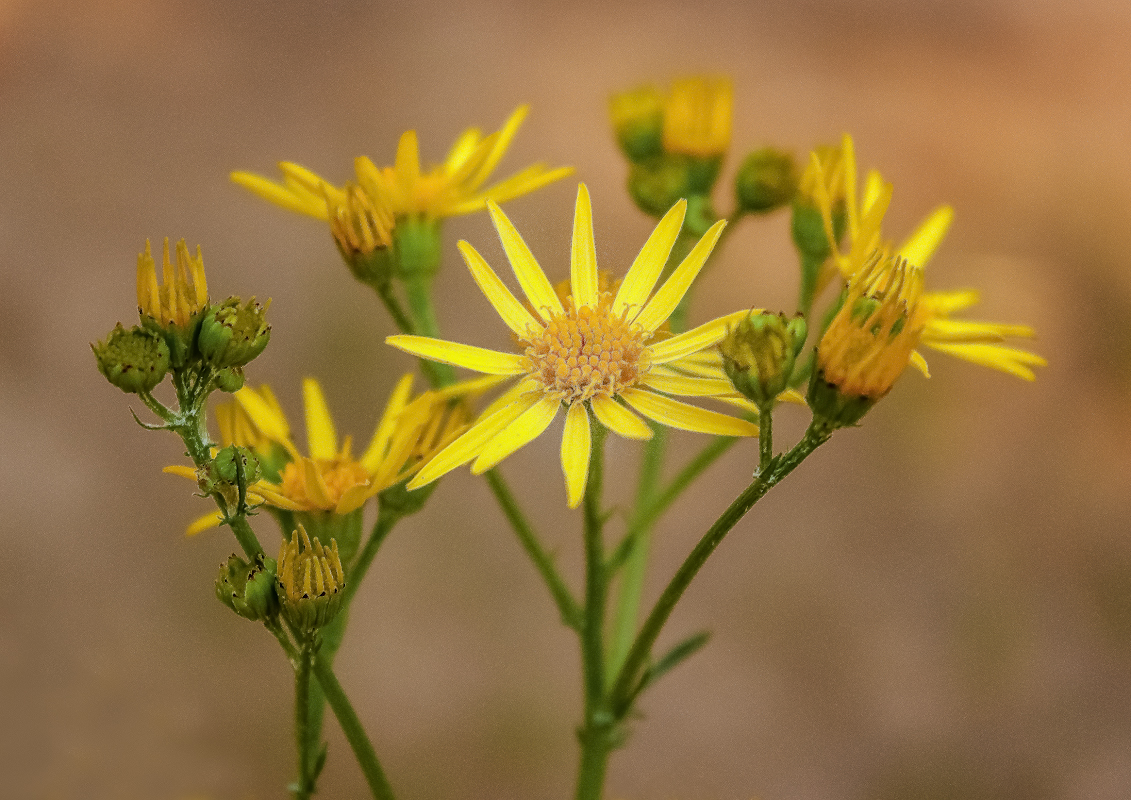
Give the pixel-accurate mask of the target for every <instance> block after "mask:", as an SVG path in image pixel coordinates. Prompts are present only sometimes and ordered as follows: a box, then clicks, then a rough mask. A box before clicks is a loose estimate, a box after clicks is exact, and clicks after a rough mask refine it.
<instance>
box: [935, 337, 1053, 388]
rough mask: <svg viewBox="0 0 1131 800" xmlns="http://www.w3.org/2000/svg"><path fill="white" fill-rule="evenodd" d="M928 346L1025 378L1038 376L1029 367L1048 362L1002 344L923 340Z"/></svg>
mask: <svg viewBox="0 0 1131 800" xmlns="http://www.w3.org/2000/svg"><path fill="white" fill-rule="evenodd" d="M923 344H925V345H927V346H928V347H932V348H934V349H935V350H941V351H942V352H944V353H949V354H950V355H952V356H954V357H956V358H961V359H964V360H966V361H970V362H973V363H975V364H981V365H982V366H983V367H990V368H991V369H996V370H1000V371H1001V372H1005V373H1008V374H1010V375H1014V376H1016V377H1018V378H1021V379H1023V380H1027V381H1032V380H1036V379H1037V376H1036V374H1035V373H1034V372H1033V370H1031V369H1030V368H1029V367H1031V366H1035V367H1043V366H1045V365H1046V364H1047V363H1048V362H1047V361H1045V359H1043V358H1041V357H1040V356H1039V355H1037V354H1036V353H1030V352H1029V351H1027V350H1019V349H1017V348H1015V347H1006V346H1005V345H1000V344H945V343H942V342H923Z"/></svg>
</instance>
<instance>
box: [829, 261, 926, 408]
mask: <svg viewBox="0 0 1131 800" xmlns="http://www.w3.org/2000/svg"><path fill="white" fill-rule="evenodd" d="M922 289H923V276H922V271H921V270H920V269H919V268H918V267H916V266H913V265H911V264H909V263H907V261H905V260H903V259H902V258H895V259H887V258H880V257H878V256H877V257H876V258H874V259H873V261H872V263H871V264H870V265H869V266H868V267H866V268H865V269H864V270H861V271H860V272H858V273H857V274H856V275H855V276H854V277H853V279H852V281H851V282H850V283H849V285H848V294H847V296H846V297H845V299H844V304H843V305H842V306H841V308H840V311H838V312H837V315H836V316H835V317H834V318H833V321H832V322H831V323H829V327H828V329H827V330H826V331H825V333H824V336H822V337H821V342H820V344H819V345H818V346H817V368H818V370H819V378H822V379H824V381H825V382H826V383H828V384H831V385H832V386H834V387H836V390H837V391H838V392H839V393H840V394H841V395H842V396H845V397H851V398H864V399H866V400H869V401H871V402H875V401H877V400H879V399H880V398H882V397H883V396H884V395H885V394H887V393H888V391H890V390H891V387H892V385H893V384H894V383H895V381H896V379H897V378H898V377H899V376H900V375H901V374H903V370H904V369H905V368H906V367H907V364H908V362H909V360H910V359H911V354H912V353H913V352H914V350H915V346H916V345H917V344H918V343H919V338H920V336H921V334H922V332H923V324H924V319H923V314H922V312H921V310H920V297H921V295H922Z"/></svg>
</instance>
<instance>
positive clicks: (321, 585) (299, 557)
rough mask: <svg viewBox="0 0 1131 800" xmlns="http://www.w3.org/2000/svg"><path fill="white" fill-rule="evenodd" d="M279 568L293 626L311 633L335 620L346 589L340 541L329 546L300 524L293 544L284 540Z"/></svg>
mask: <svg viewBox="0 0 1131 800" xmlns="http://www.w3.org/2000/svg"><path fill="white" fill-rule="evenodd" d="M277 569H278V573H277V575H278V581H279V588H280V589H281V590H282V591H281V592H280V600H281V601H282V607H283V613H284V614H285V615H286V616H287V619H288V620H289V621H290V623H291V624H292V625H294V626H295V627H296V628H298V629H299V630H300V631H308V630H313V629H315V628H319V627H321V626H323V625H325V624H326V623H328V622H329V621H330V620H331V619H333V617H334V615H335V614H336V613H337V612H338V608H339V607H340V605H341V592H342V590H344V589H345V587H346V575H345V571H344V570H343V569H342V559H341V556H340V555H339V554H338V543H337V541H335V540H334V539H331V540H330V546H329V547H326V546H324V545H323V544H322V543H321V542H320V541H318V537H317V536H316V537H314V539H313V540H311V538H310V536H308V535H307V533H306V529H305V528H303V527H302V525H299V526H298V529H297V530H296V531H295V532H294V533H293V534H291V538H290V541H287V540H286V539H284V540H283V544H282V548H281V549H280V551H279V561H278V568H277Z"/></svg>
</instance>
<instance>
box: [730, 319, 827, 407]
mask: <svg viewBox="0 0 1131 800" xmlns="http://www.w3.org/2000/svg"><path fill="white" fill-rule="evenodd" d="M807 332H808V326H807V325H806V324H805V319H804V317H801V316H797V317H793V318H792V319H791V318H788V317H786V316H785V314H772V313H770V312H768V311H763V312H762V313H760V314H754V313H753V312H751V313H750V314H748V315H747V316H746V317H744V318H743V319H741V320H740V321H739V322H738V324H737V325H735V326H734V327H733V328H731V329H730V330H729V331H728V332H727V335H726V336H725V337H724V338H723V340H722V341H721V342H719V352H720V353H722V356H723V369H724V370H725V371H726V374H727V377H729V378H730V381H731V383H732V384H734V388H735V389H737V390H738V391H739V392H741V393H742V394H743V395H744V396H746V397H748V398H750V399H751V400H752V401H754V403H756V404H757V405H758V406H759V407H761V406H765V405H767V404H771V403H773V402H774V400H775V399H776V398H777V396H778V395H779V394H781V393H782V392H784V391H785V390H786V389H788V388H789V381H790V378H791V377H792V376H793V366H794V363H795V361H796V359H797V355H798V353H800V352H801V348H802V347H804V346H805V337H806V335H807Z"/></svg>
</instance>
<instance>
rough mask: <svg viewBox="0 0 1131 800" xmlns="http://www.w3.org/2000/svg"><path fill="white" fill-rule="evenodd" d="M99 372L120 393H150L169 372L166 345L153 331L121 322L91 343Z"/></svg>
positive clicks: (167, 347) (167, 348)
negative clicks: (126, 327)
mask: <svg viewBox="0 0 1131 800" xmlns="http://www.w3.org/2000/svg"><path fill="white" fill-rule="evenodd" d="M90 349H91V350H93V351H94V359H95V361H96V362H97V363H98V371H99V372H101V373H102V374H103V375H105V376H106V380H108V381H110V383H112V384H114V385H115V386H117V387H118V388H119V389H121V390H122V391H123V392H128V393H130V394H138V393H139V392H151V391H153V389H154V388H155V387H156V386H157V385H158V384H159V383H161V381H162V380H164V379H165V373H167V372H168V371H169V346H168V345H167V344H165V340H164V339H163V338H162V337H161V335H160V334H158V333H156V332H155V331H151V330H146V329H144V328H138V327H134V328H132V329H130V330H128V331H127V330H126V329H125V328H123V327H122V324H121V323H118V325H117V326H116V327H115V328H114V330H112V331H110V335H109V336H107V337H106V341H105V342H99V343H98V344H92V345H91V346H90Z"/></svg>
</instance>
